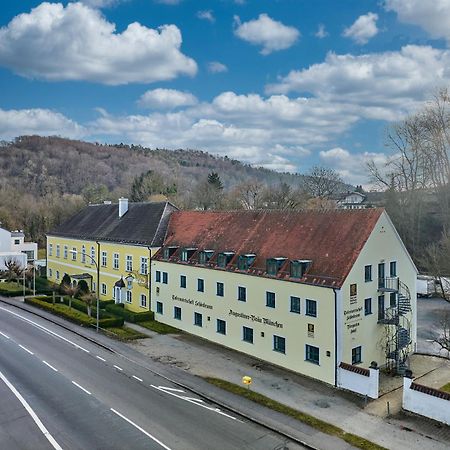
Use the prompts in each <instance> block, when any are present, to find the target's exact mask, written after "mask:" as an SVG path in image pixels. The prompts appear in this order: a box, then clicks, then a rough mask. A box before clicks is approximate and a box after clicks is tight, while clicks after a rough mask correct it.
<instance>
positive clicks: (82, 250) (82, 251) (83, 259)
mask: <svg viewBox="0 0 450 450" xmlns="http://www.w3.org/2000/svg"><path fill="white" fill-rule="evenodd" d="M81 262H82V263H83V264H86V246H85V245H82V246H81Z"/></svg>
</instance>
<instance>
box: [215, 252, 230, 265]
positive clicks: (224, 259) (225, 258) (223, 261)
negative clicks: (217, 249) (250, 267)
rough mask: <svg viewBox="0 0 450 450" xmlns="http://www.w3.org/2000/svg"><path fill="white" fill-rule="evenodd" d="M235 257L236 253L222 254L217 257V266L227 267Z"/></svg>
mask: <svg viewBox="0 0 450 450" xmlns="http://www.w3.org/2000/svg"><path fill="white" fill-rule="evenodd" d="M233 256H234V252H222V253H219V255H218V256H217V265H218V266H219V267H223V268H225V267H227V266H228V264H229V263H230V261H231V260H232V258H233Z"/></svg>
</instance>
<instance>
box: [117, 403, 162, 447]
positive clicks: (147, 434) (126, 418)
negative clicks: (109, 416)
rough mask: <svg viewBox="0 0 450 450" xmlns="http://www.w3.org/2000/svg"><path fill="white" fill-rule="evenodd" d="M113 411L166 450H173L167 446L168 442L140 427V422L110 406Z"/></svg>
mask: <svg viewBox="0 0 450 450" xmlns="http://www.w3.org/2000/svg"><path fill="white" fill-rule="evenodd" d="M110 409H111V411H112V412H113V413H114V414H117V415H118V416H119V417H121V418H122V419H123V420H125V421H126V422H128V423H129V424H130V425H133V427H135V428H136V429H138V430H139V431H140V432H141V433H144V434H145V435H146V436H148V437H149V438H150V439H152V440H153V441H155V442H156V443H157V444H159V445H160V446H161V447H162V448H165V449H166V450H171V449H170V447H167V445H166V444H164V443H163V442H161V441H160V440H159V439H157V438H156V437H155V436H152V435H151V434H150V433H149V432H148V431H145V430H144V429H143V428H142V427H140V426H139V425H138V424H136V423H134V422H133V421H131V420H130V419H128V417H125V416H124V415H123V414H121V413H120V412H119V411H116V410H115V409H114V408H110Z"/></svg>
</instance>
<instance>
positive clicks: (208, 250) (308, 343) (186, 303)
mask: <svg viewBox="0 0 450 450" xmlns="http://www.w3.org/2000/svg"><path fill="white" fill-rule="evenodd" d="M151 266H152V269H151V270H152V280H153V283H152V296H151V309H152V310H153V311H154V312H155V318H156V320H158V321H161V322H164V323H167V324H169V325H172V326H175V327H177V328H180V329H182V330H184V331H186V332H188V333H191V334H195V335H197V336H200V337H202V338H205V339H208V340H210V341H213V342H216V343H218V344H221V345H223V346H226V347H230V348H232V349H235V350H238V351H241V352H244V353H247V354H249V355H253V356H255V357H257V358H259V359H261V360H264V361H267V362H269V363H272V364H276V365H278V366H282V367H284V368H287V369H290V370H293V371H295V372H299V373H301V374H304V375H307V376H310V377H313V378H316V379H319V380H322V381H324V382H326V383H330V384H334V385H339V381H338V370H339V368H340V367H341V363H346V364H348V365H351V366H352V367H353V368H354V367H356V371H360V372H362V373H369V370H366V369H368V368H369V367H370V366H371V365H372V364H371V363H372V361H376V362H377V363H378V365H379V366H386V365H388V366H390V367H392V368H393V369H395V370H398V371H401V370H404V368H405V365H407V363H408V355H409V354H410V353H411V352H412V351H413V350H414V348H415V343H416V293H415V279H416V268H415V266H414V263H413V262H412V260H411V258H410V256H409V255H408V252H407V251H406V249H405V247H404V245H403V243H402V241H401V240H400V238H399V236H398V234H397V232H396V230H395V228H394V226H393V225H392V222H391V221H390V219H389V217H388V216H387V214H386V212H385V211H384V210H382V209H364V210H355V211H353V210H348V211H345V210H344V211H327V212H282V211H275V212H269V211H265V212H264V211H242V212H198V211H195V212H194V211H178V212H174V213H172V215H171V218H170V221H169V226H168V230H167V235H166V239H165V242H164V246H163V247H162V248H161V249H160V250H159V251H158V252H157V253H156V254H155V256H154V258H153V260H152V263H151ZM372 366H373V365H372ZM346 367H347V366H346ZM352 367H351V368H352ZM350 375H351V374H350Z"/></svg>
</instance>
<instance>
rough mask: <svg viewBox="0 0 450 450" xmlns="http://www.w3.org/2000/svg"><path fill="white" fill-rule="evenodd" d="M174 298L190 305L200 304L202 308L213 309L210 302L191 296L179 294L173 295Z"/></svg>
mask: <svg viewBox="0 0 450 450" xmlns="http://www.w3.org/2000/svg"><path fill="white" fill-rule="evenodd" d="M172 300H174V301H177V302H183V303H187V304H188V305H194V306H198V307H200V308H206V309H213V306H212V305H208V303H205V302H200V301H198V300H192V299H190V298H184V297H178V295H172Z"/></svg>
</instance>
